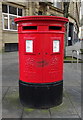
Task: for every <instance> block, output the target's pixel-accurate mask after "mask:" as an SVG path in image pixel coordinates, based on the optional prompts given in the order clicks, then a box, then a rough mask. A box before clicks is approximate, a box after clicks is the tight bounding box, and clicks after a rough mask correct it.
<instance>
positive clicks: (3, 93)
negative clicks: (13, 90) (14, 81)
mask: <svg viewBox="0 0 83 120" xmlns="http://www.w3.org/2000/svg"><path fill="white" fill-rule="evenodd" d="M9 88H10V87H8V86H4V87H2V100H3V99H4V97H5V95H6V94H7V92H8V89H9Z"/></svg>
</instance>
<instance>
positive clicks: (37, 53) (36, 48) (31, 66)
mask: <svg viewBox="0 0 83 120" xmlns="http://www.w3.org/2000/svg"><path fill="white" fill-rule="evenodd" d="M41 37H42V36H41ZM39 38H40V35H39V34H37V35H36V36H35V35H33V36H30V35H28V36H27V35H26V36H25V45H24V49H25V50H24V51H25V52H24V54H25V63H24V64H25V68H24V69H25V71H24V74H25V75H24V76H25V78H24V79H25V80H26V82H29V83H42V79H43V78H42V76H43V72H42V71H43V70H42V69H43V68H42V60H43V52H42V50H43V48H42V47H43V43H42V42H43V41H42V39H41V38H40V39H39Z"/></svg>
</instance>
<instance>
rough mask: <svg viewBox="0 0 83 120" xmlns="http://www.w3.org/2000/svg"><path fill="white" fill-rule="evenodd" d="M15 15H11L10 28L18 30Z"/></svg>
mask: <svg viewBox="0 0 83 120" xmlns="http://www.w3.org/2000/svg"><path fill="white" fill-rule="evenodd" d="M15 18H16V17H15V16H9V22H10V29H12V30H17V24H16V23H15V22H14V19H15Z"/></svg>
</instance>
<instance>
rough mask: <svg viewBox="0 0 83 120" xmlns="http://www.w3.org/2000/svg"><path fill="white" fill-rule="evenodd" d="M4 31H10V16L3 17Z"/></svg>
mask: <svg viewBox="0 0 83 120" xmlns="http://www.w3.org/2000/svg"><path fill="white" fill-rule="evenodd" d="M3 19H4V29H8V15H3Z"/></svg>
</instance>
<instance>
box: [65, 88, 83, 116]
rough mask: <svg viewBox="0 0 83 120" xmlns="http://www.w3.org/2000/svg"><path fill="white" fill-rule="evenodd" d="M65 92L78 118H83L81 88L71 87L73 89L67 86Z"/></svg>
mask: <svg viewBox="0 0 83 120" xmlns="http://www.w3.org/2000/svg"><path fill="white" fill-rule="evenodd" d="M65 90H66V92H67V96H68V97H69V99H70V101H71V103H72V104H73V106H74V108H75V110H76V112H77V114H78V116H79V117H81V88H80V87H79V86H71V88H70V87H69V86H66V87H65Z"/></svg>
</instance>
